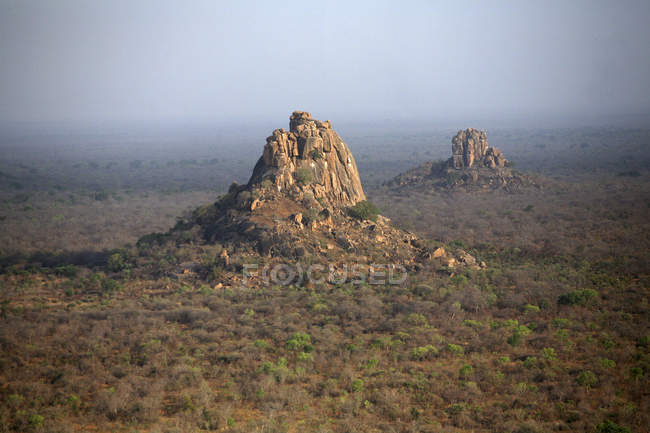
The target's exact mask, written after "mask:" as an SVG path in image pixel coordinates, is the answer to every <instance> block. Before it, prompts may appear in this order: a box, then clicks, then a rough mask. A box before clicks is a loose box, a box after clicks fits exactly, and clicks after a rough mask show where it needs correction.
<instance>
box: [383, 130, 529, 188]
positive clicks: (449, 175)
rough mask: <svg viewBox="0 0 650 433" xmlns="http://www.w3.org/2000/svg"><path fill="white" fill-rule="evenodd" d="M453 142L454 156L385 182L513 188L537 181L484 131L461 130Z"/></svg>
mask: <svg viewBox="0 0 650 433" xmlns="http://www.w3.org/2000/svg"><path fill="white" fill-rule="evenodd" d="M451 142H452V146H451V151H452V156H451V158H449V159H448V160H446V161H429V162H426V163H424V164H422V165H421V166H419V167H416V168H414V169H411V170H409V171H406V172H404V173H402V174H400V175H398V176H396V177H395V178H393V179H391V180H390V181H389V182H387V183H386V186H388V187H390V188H396V189H402V188H416V189H417V188H420V189H422V188H434V189H438V190H453V189H463V190H470V191H471V190H490V189H503V190H506V191H513V190H516V189H518V188H520V187H524V186H534V185H535V182H534V181H533V179H532V177H530V176H528V175H525V174H523V173H520V172H518V171H517V170H514V169H513V168H512V163H511V162H510V161H508V160H507V159H506V158H505V156H504V155H503V153H502V152H501V151H500V150H499V149H497V148H495V147H491V146H489V145H488V141H487V134H486V133H485V131H479V130H477V129H474V128H468V129H466V130H461V131H458V133H457V134H456V135H455V136H454V138H453V139H452V140H451Z"/></svg>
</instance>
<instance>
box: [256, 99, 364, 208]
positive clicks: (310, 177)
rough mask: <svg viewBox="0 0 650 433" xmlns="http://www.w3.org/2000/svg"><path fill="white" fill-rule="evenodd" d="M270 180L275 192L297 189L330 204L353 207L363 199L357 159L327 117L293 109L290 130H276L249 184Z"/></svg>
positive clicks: (269, 138)
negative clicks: (322, 119) (323, 117)
mask: <svg viewBox="0 0 650 433" xmlns="http://www.w3.org/2000/svg"><path fill="white" fill-rule="evenodd" d="M265 181H266V182H267V183H268V182H270V184H271V185H273V186H274V187H275V188H276V189H277V190H278V191H288V190H290V189H299V190H300V191H301V192H302V193H303V194H304V193H311V194H312V195H313V197H314V198H315V199H316V200H319V201H320V202H321V203H325V204H327V205H329V206H334V207H339V206H352V205H354V204H355V203H357V202H359V201H362V200H365V198H366V196H365V194H364V192H363V188H362V186H361V179H360V178H359V172H358V170H357V165H356V162H355V161H354V157H353V156H352V153H350V150H349V149H348V147H347V146H346V144H345V143H344V142H343V140H342V139H341V137H339V135H338V134H337V133H336V131H334V130H333V129H332V125H331V123H330V121H329V120H327V121H324V122H322V121H320V120H315V119H312V116H311V114H309V113H307V112H304V111H294V112H293V114H292V115H291V117H290V119H289V131H285V130H284V128H280V129H276V130H275V131H273V134H271V136H270V137H268V138H267V139H266V145H265V146H264V153H263V155H262V156H261V157H260V159H259V161H258V162H257V164H256V165H255V169H254V170H253V174H252V176H251V178H250V181H249V182H248V184H249V185H250V186H253V185H257V184H261V183H263V182H265Z"/></svg>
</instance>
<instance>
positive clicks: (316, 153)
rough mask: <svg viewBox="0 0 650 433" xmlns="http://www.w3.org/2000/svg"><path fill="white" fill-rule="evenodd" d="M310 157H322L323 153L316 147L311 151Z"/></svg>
mask: <svg viewBox="0 0 650 433" xmlns="http://www.w3.org/2000/svg"><path fill="white" fill-rule="evenodd" d="M311 157H312V158H313V159H316V160H318V159H323V153H322V152H321V151H320V150H318V149H314V150H312V151H311Z"/></svg>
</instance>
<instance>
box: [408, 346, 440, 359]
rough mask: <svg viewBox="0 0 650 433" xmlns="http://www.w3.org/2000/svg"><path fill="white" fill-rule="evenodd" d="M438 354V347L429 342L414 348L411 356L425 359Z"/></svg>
mask: <svg viewBox="0 0 650 433" xmlns="http://www.w3.org/2000/svg"><path fill="white" fill-rule="evenodd" d="M437 354H438V349H436V348H435V347H433V346H432V345H430V344H429V345H426V346H420V347H415V348H413V350H412V351H411V358H412V359H414V360H417V361H421V360H423V359H428V358H431V357H433V356H435V355H437Z"/></svg>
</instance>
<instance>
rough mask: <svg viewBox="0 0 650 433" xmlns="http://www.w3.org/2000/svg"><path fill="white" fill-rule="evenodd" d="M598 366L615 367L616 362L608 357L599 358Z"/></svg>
mask: <svg viewBox="0 0 650 433" xmlns="http://www.w3.org/2000/svg"><path fill="white" fill-rule="evenodd" d="M600 366H601V367H602V368H605V369H610V368H614V367H616V362H614V361H613V360H611V359H608V358H601V359H600Z"/></svg>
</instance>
